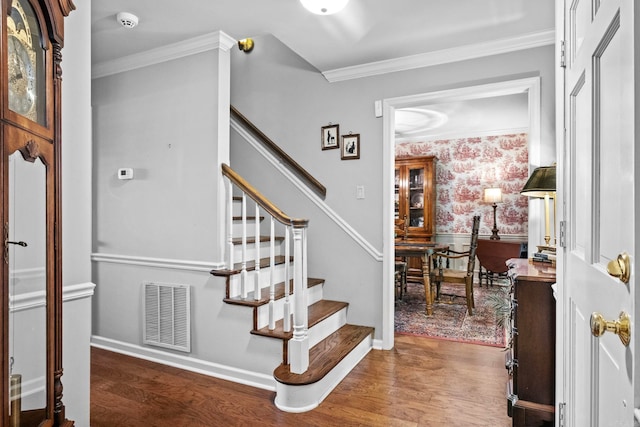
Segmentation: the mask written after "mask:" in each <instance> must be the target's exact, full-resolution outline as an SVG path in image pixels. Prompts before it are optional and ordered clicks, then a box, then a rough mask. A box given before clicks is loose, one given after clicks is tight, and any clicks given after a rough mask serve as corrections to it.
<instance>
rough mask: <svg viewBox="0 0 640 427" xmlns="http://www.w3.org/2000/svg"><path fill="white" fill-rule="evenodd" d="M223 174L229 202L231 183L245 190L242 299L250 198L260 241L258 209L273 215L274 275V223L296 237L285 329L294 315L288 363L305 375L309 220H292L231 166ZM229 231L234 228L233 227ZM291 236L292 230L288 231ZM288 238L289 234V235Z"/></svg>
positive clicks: (271, 305)
mask: <svg viewBox="0 0 640 427" xmlns="http://www.w3.org/2000/svg"><path fill="white" fill-rule="evenodd" d="M221 170H222V175H223V176H224V177H226V178H227V179H228V180H229V187H228V188H229V194H228V200H231V199H232V198H233V194H232V191H231V184H233V185H235V186H236V187H238V188H239V189H240V190H241V191H242V262H241V265H242V267H241V270H242V271H241V289H242V297H243V298H244V297H245V296H246V295H245V293H246V288H247V286H246V281H247V265H246V264H247V255H246V253H247V250H246V246H247V224H246V223H247V214H246V210H247V207H246V196H249V198H251V199H252V200H253V201H254V202H255V203H256V218H255V221H256V225H255V227H256V240H255V241H256V242H258V241H259V239H258V237H259V232H258V227H259V225H258V223H259V221H260V219H259V216H258V208H257V206H260V207H262V209H264V210H265V211H266V212H267V213H268V214H269V215H271V218H272V219H271V231H270V262H269V265H270V267H271V270H270V271H271V272H273V267H274V266H275V262H274V240H275V235H274V221H278V222H280V223H282V224H284V225H285V227H286V229H287V230H288V228H289V227H290V228H291V233H292V234H293V298H294V304H293V308H294V309H293V310H291V306H292V305H291V304H290V302H289V301H288V299H289V291H288V289H289V287H288V283H289V282H288V277H287V276H288V273H286V275H285V298H286V299H287V301H286V302H285V306H284V308H283V309H284V315H283V322H284V330H285V331H287V332H289V331H290V326H287V325H288V324H290V322H289V319H290V313H291V311H292V312H293V313H292V314H293V333H292V338H291V339H290V340H289V341H288V343H287V344H288V352H287V354H288V361H289V365H290V370H291V372H292V373H294V374H302V373H304V372H305V371H306V370H307V369H308V367H309V336H308V313H307V277H308V274H307V227H308V225H309V220H308V219H305V218H292V217H290V216H289V215H287V214H285V213H284V212H282V210H281V209H280V208H278V207H277V206H276V205H274V204H273V203H272V202H271V201H270V200H269V199H267V198H266V197H265V196H264V195H263V194H262V193H260V192H259V191H258V190H257V189H256V188H255V187H254V186H252V185H251V184H249V182H247V181H246V180H245V179H244V178H243V177H242V176H240V175H239V174H238V173H237V172H236V171H234V170H233V169H232V168H231V167H230V166H229V165H227V164H225V163H222V164H221ZM228 213H229V217H232V214H231V206H230V203H229V207H228ZM229 228H231V226H230V225H229ZM287 233H288V231H287ZM287 237H288V234H287ZM232 239H233V236H232V233H231V231H230V230H229V234H228V238H227V240H228V244H229V268H230V269H232V268H233V244H232ZM288 244H289V242H288V238H287V240H286V245H287V246H286V253H285V263H289V262H290V261H289V259H287V258H288V255H289V249H288V247H289V246H288ZM259 254H260V251H259V248H258V249H257V252H256V260H255V262H256V264H255V266H256V272H257V273H258V274H259V265H260V262H259V261H260V256H259ZM274 285H275V282H274V280H273V276H272V278H271V280H270V289H269V298H270V301H269V329H270V330H273V329H274V328H275V314H274V311H275V309H274V297H275V288H274ZM255 286H256V287H255V291H254V295H255V298H258V296H259V294H260V287H259V276H258V277H257V278H256V280H255Z"/></svg>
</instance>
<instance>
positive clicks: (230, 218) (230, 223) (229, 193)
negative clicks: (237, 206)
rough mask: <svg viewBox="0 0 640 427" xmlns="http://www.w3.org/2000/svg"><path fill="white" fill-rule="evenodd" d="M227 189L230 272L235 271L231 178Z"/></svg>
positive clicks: (226, 185)
mask: <svg viewBox="0 0 640 427" xmlns="http://www.w3.org/2000/svg"><path fill="white" fill-rule="evenodd" d="M225 188H226V189H227V206H226V212H227V252H228V253H227V260H228V263H229V264H228V266H227V268H228V269H229V270H232V269H233V248H234V246H233V184H231V180H230V179H229V178H227V179H225Z"/></svg>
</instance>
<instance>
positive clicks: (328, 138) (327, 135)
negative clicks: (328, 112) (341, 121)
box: [321, 125, 340, 150]
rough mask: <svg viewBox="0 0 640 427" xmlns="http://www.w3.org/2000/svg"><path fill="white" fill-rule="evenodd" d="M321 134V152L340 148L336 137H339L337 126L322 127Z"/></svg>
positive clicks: (338, 127)
mask: <svg viewBox="0 0 640 427" xmlns="http://www.w3.org/2000/svg"><path fill="white" fill-rule="evenodd" d="M321 133H322V135H321V138H322V143H321V146H322V149H323V150H331V149H333V148H338V147H340V144H338V135H340V126H339V125H328V126H322V132H321Z"/></svg>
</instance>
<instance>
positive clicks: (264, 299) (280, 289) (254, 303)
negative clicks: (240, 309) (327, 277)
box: [224, 277, 324, 307]
mask: <svg viewBox="0 0 640 427" xmlns="http://www.w3.org/2000/svg"><path fill="white" fill-rule="evenodd" d="M322 283H324V279H316V278H313V277H309V278H307V288H312V287H314V286H316V285H320V284H322ZM275 288H276V295H275V299H276V300H279V299H281V298H284V282H280V283H277V284H276V286H275ZM289 293H290V294H291V295H293V280H291V281H290V283H289ZM254 294H255V293H254V292H249V293H248V294H247V298H246V299H243V298H242V297H241V296H236V297H231V298H225V299H224V302H226V303H228V304H235V305H243V306H246V307H259V306H261V305H265V304H268V303H269V300H270V297H269V294H270V290H269V288H268V287H266V288H262V289H261V295H260V299H259V300H255V299H254Z"/></svg>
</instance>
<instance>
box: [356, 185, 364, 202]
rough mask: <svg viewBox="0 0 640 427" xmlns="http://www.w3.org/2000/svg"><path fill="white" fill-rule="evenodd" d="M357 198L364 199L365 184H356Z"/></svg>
mask: <svg viewBox="0 0 640 427" xmlns="http://www.w3.org/2000/svg"><path fill="white" fill-rule="evenodd" d="M356 199H364V185H357V186H356Z"/></svg>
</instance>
